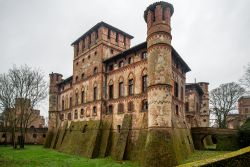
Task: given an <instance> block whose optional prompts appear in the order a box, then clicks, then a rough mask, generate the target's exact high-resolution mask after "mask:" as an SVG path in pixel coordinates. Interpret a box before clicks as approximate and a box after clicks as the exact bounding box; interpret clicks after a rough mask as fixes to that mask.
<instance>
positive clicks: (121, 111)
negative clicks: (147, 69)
mask: <svg viewBox="0 0 250 167" xmlns="http://www.w3.org/2000/svg"><path fill="white" fill-rule="evenodd" d="M118 113H124V105H123V103H119V104H118Z"/></svg>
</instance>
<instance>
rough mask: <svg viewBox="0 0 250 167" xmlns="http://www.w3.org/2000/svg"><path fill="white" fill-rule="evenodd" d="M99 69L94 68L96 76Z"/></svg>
mask: <svg viewBox="0 0 250 167" xmlns="http://www.w3.org/2000/svg"><path fill="white" fill-rule="evenodd" d="M97 72H98V71H97V67H95V68H94V75H95V74H97Z"/></svg>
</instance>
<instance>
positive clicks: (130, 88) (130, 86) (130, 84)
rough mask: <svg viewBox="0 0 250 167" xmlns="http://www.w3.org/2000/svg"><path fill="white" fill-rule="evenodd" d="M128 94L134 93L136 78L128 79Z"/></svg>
mask: <svg viewBox="0 0 250 167" xmlns="http://www.w3.org/2000/svg"><path fill="white" fill-rule="evenodd" d="M128 94H129V95H133V94H134V80H133V79H130V80H129V81H128Z"/></svg>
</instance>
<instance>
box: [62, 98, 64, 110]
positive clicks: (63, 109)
mask: <svg viewBox="0 0 250 167" xmlns="http://www.w3.org/2000/svg"><path fill="white" fill-rule="evenodd" d="M62 110H64V100H62Z"/></svg>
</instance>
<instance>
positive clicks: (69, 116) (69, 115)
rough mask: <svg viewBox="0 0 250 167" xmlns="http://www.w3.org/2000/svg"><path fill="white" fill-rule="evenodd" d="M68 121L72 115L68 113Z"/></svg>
mask: <svg viewBox="0 0 250 167" xmlns="http://www.w3.org/2000/svg"><path fill="white" fill-rule="evenodd" d="M68 120H71V113H70V112H69V113H68Z"/></svg>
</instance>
